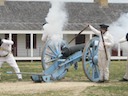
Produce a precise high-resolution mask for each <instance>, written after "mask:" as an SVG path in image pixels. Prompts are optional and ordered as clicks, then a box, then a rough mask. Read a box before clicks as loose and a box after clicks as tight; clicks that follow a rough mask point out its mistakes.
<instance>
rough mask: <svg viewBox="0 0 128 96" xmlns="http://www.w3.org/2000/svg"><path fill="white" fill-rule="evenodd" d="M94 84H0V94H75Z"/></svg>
mask: <svg viewBox="0 0 128 96" xmlns="http://www.w3.org/2000/svg"><path fill="white" fill-rule="evenodd" d="M95 85H96V83H91V82H90V83H87V82H52V83H33V82H15V83H10V82H9V83H0V93H11V94H18V93H20V94H22V93H37V92H45V91H57V90H69V89H70V90H74V89H77V91H75V92H76V94H77V93H79V92H81V91H82V90H83V89H85V88H86V87H88V86H95Z"/></svg>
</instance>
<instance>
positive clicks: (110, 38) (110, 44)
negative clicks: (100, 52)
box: [105, 35, 114, 47]
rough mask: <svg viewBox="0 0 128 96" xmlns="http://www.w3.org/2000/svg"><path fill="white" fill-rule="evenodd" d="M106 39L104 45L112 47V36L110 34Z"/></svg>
mask: <svg viewBox="0 0 128 96" xmlns="http://www.w3.org/2000/svg"><path fill="white" fill-rule="evenodd" d="M108 39H109V42H105V45H106V46H107V47H112V46H113V45H114V40H113V37H112V36H111V35H110V36H109V38H108Z"/></svg>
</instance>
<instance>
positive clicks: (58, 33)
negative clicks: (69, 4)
mask: <svg viewBox="0 0 128 96" xmlns="http://www.w3.org/2000/svg"><path fill="white" fill-rule="evenodd" d="M50 3H51V8H50V9H49V12H48V14H47V17H46V18H45V20H46V22H47V24H45V25H44V26H43V29H44V32H43V36H44V37H45V36H46V35H47V36H48V37H49V38H53V39H55V38H57V39H59V38H61V39H62V37H63V32H62V31H63V29H64V27H65V25H66V24H67V21H68V18H67V13H66V9H65V3H64V2H62V1H58V0H51V1H50Z"/></svg>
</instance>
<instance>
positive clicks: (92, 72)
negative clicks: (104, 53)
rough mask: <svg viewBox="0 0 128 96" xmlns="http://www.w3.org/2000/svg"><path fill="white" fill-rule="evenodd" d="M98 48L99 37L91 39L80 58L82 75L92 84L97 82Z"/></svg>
mask: <svg viewBox="0 0 128 96" xmlns="http://www.w3.org/2000/svg"><path fill="white" fill-rule="evenodd" d="M98 46H99V37H93V38H92V39H91V40H90V41H89V42H88V45H87V46H86V47H85V48H84V51H83V56H82V63H83V69H84V73H85V75H86V76H87V78H88V79H89V80H90V81H93V82H97V81H99V67H98V54H97V53H98Z"/></svg>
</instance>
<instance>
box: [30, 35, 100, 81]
mask: <svg viewBox="0 0 128 96" xmlns="http://www.w3.org/2000/svg"><path fill="white" fill-rule="evenodd" d="M98 45H99V38H98V37H93V38H92V39H91V40H90V41H89V42H88V43H87V45H85V44H84V45H83V44H82V45H81V44H80V45H76V46H74V47H62V44H60V43H55V42H54V43H53V41H52V40H48V41H47V42H46V43H45V45H44V48H43V52H42V58H41V61H42V67H43V72H42V74H34V75H32V76H31V79H32V80H33V81H34V82H42V81H44V82H51V81H54V80H60V79H62V78H63V77H64V76H65V74H66V73H67V72H68V69H69V68H70V66H72V65H74V66H75V68H77V66H76V63H77V62H80V61H82V65H83V70H84V73H85V75H86V76H87V78H88V79H89V80H90V81H92V82H97V81H98V80H99V68H98V64H97V63H98V55H97V52H98Z"/></svg>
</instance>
